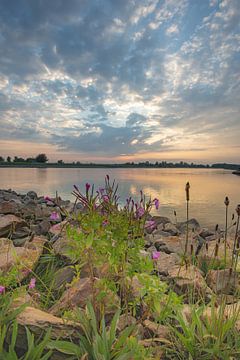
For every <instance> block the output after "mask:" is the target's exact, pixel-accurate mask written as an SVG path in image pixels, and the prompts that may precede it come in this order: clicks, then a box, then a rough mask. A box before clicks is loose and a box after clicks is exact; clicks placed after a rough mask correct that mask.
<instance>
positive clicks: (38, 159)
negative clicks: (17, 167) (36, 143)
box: [35, 154, 48, 163]
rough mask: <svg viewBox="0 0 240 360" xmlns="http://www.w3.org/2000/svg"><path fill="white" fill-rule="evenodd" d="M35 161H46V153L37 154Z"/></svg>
mask: <svg viewBox="0 0 240 360" xmlns="http://www.w3.org/2000/svg"><path fill="white" fill-rule="evenodd" d="M35 161H36V162H39V163H46V162H47V161H48V158H47V155H46V154H38V155H37V156H36V158H35Z"/></svg>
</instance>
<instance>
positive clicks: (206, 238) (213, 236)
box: [205, 235, 216, 242]
mask: <svg viewBox="0 0 240 360" xmlns="http://www.w3.org/2000/svg"><path fill="white" fill-rule="evenodd" d="M205 240H206V241H207V242H209V241H214V240H216V236H215V235H209V236H207V237H205Z"/></svg>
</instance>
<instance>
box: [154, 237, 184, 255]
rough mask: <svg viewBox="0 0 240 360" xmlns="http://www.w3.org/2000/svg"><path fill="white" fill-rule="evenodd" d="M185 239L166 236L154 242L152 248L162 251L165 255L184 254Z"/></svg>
mask: <svg viewBox="0 0 240 360" xmlns="http://www.w3.org/2000/svg"><path fill="white" fill-rule="evenodd" d="M184 245H185V237H181V236H168V237H159V238H156V239H155V241H154V246H155V247H156V249H157V250H158V251H163V252H165V253H167V254H171V253H178V254H182V253H183V252H184Z"/></svg>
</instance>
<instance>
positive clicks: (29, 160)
mask: <svg viewBox="0 0 240 360" xmlns="http://www.w3.org/2000/svg"><path fill="white" fill-rule="evenodd" d="M34 161H35V159H34V158H31V157H30V158H27V159H26V162H28V163H31V162H34Z"/></svg>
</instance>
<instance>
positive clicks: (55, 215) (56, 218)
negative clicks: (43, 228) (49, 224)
mask: <svg viewBox="0 0 240 360" xmlns="http://www.w3.org/2000/svg"><path fill="white" fill-rule="evenodd" d="M50 220H51V221H61V218H60V215H59V214H58V213H57V212H56V211H53V212H52V213H51V215H50Z"/></svg>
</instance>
